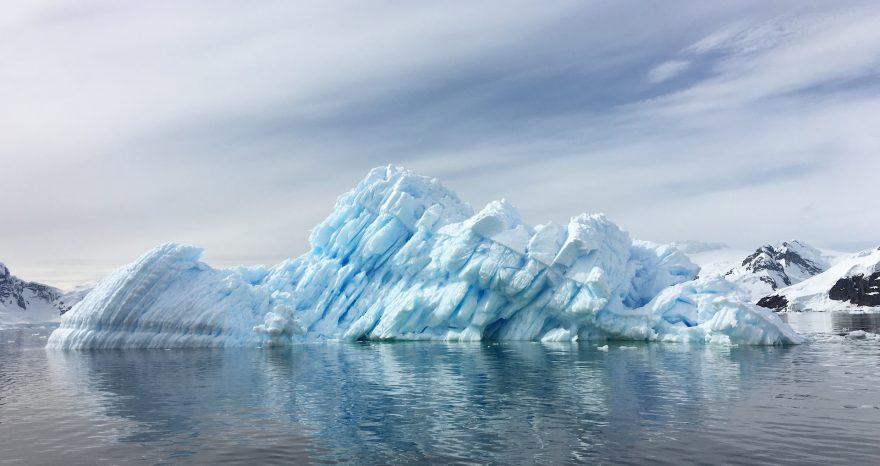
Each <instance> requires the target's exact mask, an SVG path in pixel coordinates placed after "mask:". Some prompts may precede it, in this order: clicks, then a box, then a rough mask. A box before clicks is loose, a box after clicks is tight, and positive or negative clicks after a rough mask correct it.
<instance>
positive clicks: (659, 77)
mask: <svg viewBox="0 0 880 466" xmlns="http://www.w3.org/2000/svg"><path fill="white" fill-rule="evenodd" d="M690 65H691V62H689V61H685V60H669V61H666V62H663V63H661V64H659V65H657V66H655V67H653V68H651V70H650V71H648V82H650V83H655V84H656V83H662V82H663V81H668V80H670V79H672V78H674V77H676V76H678V75H680V74H681V73H683V72H684V71H685V70H687V69H688V67H689V66H690Z"/></svg>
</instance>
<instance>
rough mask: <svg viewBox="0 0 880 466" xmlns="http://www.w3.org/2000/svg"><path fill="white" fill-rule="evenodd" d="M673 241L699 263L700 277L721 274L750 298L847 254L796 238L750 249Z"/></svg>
mask: <svg viewBox="0 0 880 466" xmlns="http://www.w3.org/2000/svg"><path fill="white" fill-rule="evenodd" d="M673 245H675V246H676V247H677V248H678V249H679V250H681V251H682V252H686V253H688V257H690V259H691V260H692V261H694V263H696V264H698V265H699V266H700V276H701V277H708V276H713V275H723V276H724V278H725V279H727V280H729V281H731V282H733V283H735V284H736V285H737V286H739V287H742V288H743V289H744V290H745V291H746V292H748V294H749V295H750V296H751V300H752V301H753V302H757V301H758V300H759V299H761V298H763V297H765V296H768V295H770V294H772V293H774V292H775V291H776V290H778V289H781V288H785V287H787V286H790V285H793V284H796V283H800V282H802V281H804V280H806V279H808V278H810V277H813V276H815V275H818V274H820V273H822V272H824V271H825V270H827V269H828V268H829V267H831V266H832V265H834V264H836V263H838V262H840V261H841V260H844V259H845V258H847V257H849V256H850V254H846V253H841V252H838V251H832V250H824V249H818V248H815V247H813V246H811V245H809V244H807V243H805V242H803V241H798V240H789V241H784V242H781V243H776V244H765V245H763V246H761V247H759V248H758V249H756V250H754V251H752V252H747V251H743V250H737V249H731V248H729V247H727V246H726V245H724V244H723V243H706V242H698V241H682V242H676V243H673Z"/></svg>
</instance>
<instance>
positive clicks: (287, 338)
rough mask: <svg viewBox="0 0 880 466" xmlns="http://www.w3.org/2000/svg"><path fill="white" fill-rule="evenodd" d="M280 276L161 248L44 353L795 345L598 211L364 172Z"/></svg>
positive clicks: (100, 292)
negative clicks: (524, 214)
mask: <svg viewBox="0 0 880 466" xmlns="http://www.w3.org/2000/svg"><path fill="white" fill-rule="evenodd" d="M310 243H311V251H310V252H309V253H307V254H305V255H303V256H301V257H299V258H296V259H293V260H288V261H285V262H282V263H280V264H278V265H276V266H274V267H271V268H265V267H236V268H230V269H222V270H221V269H214V268H211V267H209V266H208V265H206V264H204V263H203V262H201V261H200V256H201V250H200V249H198V248H194V247H191V246H184V245H179V244H166V245H162V246H159V247H157V248H155V249H153V250H151V251H149V252H147V253H146V254H144V255H143V256H142V257H141V258H140V259H138V260H137V261H136V262H134V263H132V264H130V265H127V266H125V267H123V268H121V269H119V270H117V271H115V272H113V273H112V274H110V275H109V276H107V277H106V278H105V279H104V280H102V281H101V282H100V283H99V284H98V285H97V287H96V288H95V289H94V290H93V291H92V292H91V293H90V294H89V295H88V296H86V298H85V299H83V301H81V302H80V303H79V304H78V305H77V306H75V307H74V308H73V309H72V310H71V311H69V312H68V313H67V314H65V315H64V317H63V318H62V320H61V326H60V328H59V329H57V330H56V331H55V332H54V333H53V334H52V335H51V337H50V338H49V343H48V346H49V347H51V348H128V347H138V348H170V347H207V346H266V345H287V344H291V343H295V342H303V341H322V340H396V339H403V340H443V341H475V340H483V339H488V340H533V341H539V340H542V341H576V340H596V341H604V340H631V341H670V342H723V343H733V344H760V345H774V344H794V343H800V342H801V341H802V339H801V337H800V336H799V335H798V334H797V333H795V332H794V331H793V330H791V328H790V327H789V326H788V325H787V324H785V323H783V322H782V321H781V320H780V319H779V318H778V317H777V316H776V315H775V314H773V313H772V312H771V311H769V310H767V309H764V308H761V307H758V306H755V305H752V304H749V303H748V300H747V297H746V296H744V295H743V294H742V292H741V290H739V289H738V288H737V287H736V285H734V284H732V283H730V282H728V281H725V280H723V279H721V278H717V277H715V278H706V279H698V280H694V277H695V276H696V275H697V272H698V271H699V268H698V267H697V266H695V265H694V264H693V263H691V262H690V261H689V260H688V258H687V256H685V255H684V254H683V253H681V252H680V251H678V250H677V249H676V248H674V247H671V246H665V245H658V244H654V243H650V242H646V241H638V240H632V239H631V238H630V237H629V235H628V234H627V233H626V232H625V231H623V230H621V229H620V228H619V227H618V226H617V225H615V224H614V223H612V222H610V221H609V220H608V219H607V218H605V216H603V215H601V214H600V215H586V214H584V215H579V216H576V217H573V218H572V219H571V221H570V222H569V223H568V225H559V224H555V223H548V224H545V225H539V226H537V227H531V226H529V225H526V224H525V223H523V221H522V220H521V218H520V216H519V214H518V213H517V212H516V210H515V209H514V207H513V206H512V205H510V204H509V203H507V202H505V201H504V200H502V201H494V202H491V203H490V204H488V205H487V206H486V207H485V208H483V209H482V210H481V211H480V212H477V213H476V214H474V213H473V211H472V209H471V207H470V206H469V205H468V204H466V203H464V202H462V201H460V200H459V199H458V197H457V196H456V195H455V194H454V193H453V192H452V191H450V190H448V189H447V188H445V187H444V186H442V185H441V184H440V183H439V182H438V181H437V180H436V179H432V178H427V177H423V176H419V175H416V174H413V173H411V172H409V171H407V170H404V169H401V168H396V167H387V168H377V169H374V170H372V171H371V172H370V173H369V174H368V175H367V177H366V178H365V179H364V180H363V181H362V182H361V183H360V184H359V185H358V186H357V187H356V188H355V189H354V190H352V191H351V192H349V193H347V194H345V195H343V196H342V197H340V198H339V200H338V201H337V203H336V207H335V209H334V211H333V213H332V214H331V215H330V216H329V217H328V218H327V219H326V220H325V221H324V222H323V223H321V224H319V225H318V226H317V227H316V228H315V229H314V230H313V231H312V234H311V237H310Z"/></svg>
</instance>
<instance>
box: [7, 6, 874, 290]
mask: <svg viewBox="0 0 880 466" xmlns="http://www.w3.org/2000/svg"><path fill="white" fill-rule="evenodd" d="M878 16H880V8H878V7H877V6H876V5H874V4H873V3H871V2H835V3H834V4H833V5H832V4H827V3H824V2H816V3H807V2H799V1H798V2H795V1H791V2H773V4H772V5H767V4H766V2H737V4H736V5H706V4H704V3H703V2H691V1H676V2H672V3H670V4H668V5H664V6H663V7H662V8H661V7H659V6H650V5H648V6H646V5H644V4H641V3H637V2H613V3H607V4H606V3H590V4H584V3H583V2H554V3H553V4H552V5H549V6H548V5H537V4H534V3H532V2H509V1H505V2H501V1H489V2H476V3H468V4H448V3H446V4H442V5H440V4H422V3H411V2H394V1H382V2H370V3H369V4H367V3H365V2H329V3H322V4H321V5H317V4H311V5H310V4H296V5H293V4H290V3H289V2H280V1H279V2H261V4H260V5H259V6H255V5H249V4H246V3H244V2H236V1H222V2H207V1H204V2H187V3H181V2H172V1H157V2H147V3H142V4H119V3H117V2H103V1H97V0H90V1H87V2H77V3H76V4H70V3H67V2H54V1H46V2H27V3H25V4H21V5H15V6H14V7H10V9H9V14H8V15H5V16H4V19H2V20H0V21H2V23H0V57H3V58H2V59H0V101H2V102H4V105H3V107H2V108H0V123H2V125H3V128H4V131H3V132H0V164H2V166H3V174H2V175H0V177H2V178H0V179H2V183H0V196H2V197H3V198H4V199H14V200H15V201H14V202H11V203H9V204H10V205H8V206H6V207H5V217H4V218H5V221H4V224H3V228H0V260H4V261H6V262H8V263H9V265H10V266H11V267H12V268H13V270H20V273H21V274H22V275H24V276H26V277H28V278H32V279H44V280H47V281H51V282H55V283H63V284H69V283H66V282H65V276H72V275H73V273H72V272H70V267H71V266H69V265H65V264H76V263H88V264H91V265H90V266H89V267H91V268H90V270H94V272H93V273H92V272H90V273H92V274H93V275H98V274H99V273H100V272H101V271H105V270H106V269H108V268H111V267H114V266H116V265H119V264H121V263H124V262H126V261H128V260H130V259H131V258H133V257H135V256H136V255H138V254H139V253H140V252H142V251H143V250H145V249H146V248H149V247H151V246H152V245H154V244H156V243H158V242H162V241H168V240H176V241H185V242H191V243H194V244H199V245H203V246H206V247H207V250H208V258H209V259H210V260H212V261H213V262H215V263H218V264H228V263H230V262H247V263H251V262H272V261H276V260H278V259H280V258H283V257H288V256H292V255H296V254H299V253H301V252H303V251H305V250H306V248H307V244H306V237H307V234H308V229H309V228H311V227H312V226H313V225H314V224H315V223H317V222H318V221H320V220H321V219H322V218H323V217H324V216H325V215H326V214H327V212H329V210H330V209H331V208H332V204H333V201H334V199H335V197H336V196H337V195H339V194H340V193H341V192H343V191H345V190H347V189H349V188H350V187H351V186H353V185H354V184H355V183H356V182H357V181H358V179H359V178H360V177H361V176H363V174H364V173H365V171H366V170H367V169H369V168H370V167H372V166H376V165H383V164H387V163H396V164H401V165H405V166H409V167H412V168H414V169H416V170H419V171H421V172H424V173H426V174H429V175H434V176H438V177H441V178H442V179H443V180H444V181H445V182H446V183H447V184H449V185H450V186H451V187H452V188H454V189H456V190H457V191H459V193H460V194H461V195H462V197H463V198H465V199H466V200H468V201H470V202H472V203H473V204H475V205H476V206H479V205H480V204H482V203H484V202H487V201H489V200H491V199H495V198H500V197H507V198H509V199H511V200H512V201H513V202H514V203H515V204H516V205H518V207H519V208H520V209H521V210H522V212H523V214H524V216H525V217H526V218H527V219H528V220H530V221H532V222H543V221H546V220H548V219H553V220H557V221H565V220H566V219H567V217H568V216H570V215H574V214H577V213H579V212H582V211H605V212H607V213H608V214H609V215H611V217H612V218H613V219H614V220H616V221H618V222H619V223H621V224H622V225H623V226H624V227H626V228H629V229H630V230H631V231H632V233H633V234H634V235H635V236H638V237H644V238H647V239H654V240H659V241H670V240H674V239H682V238H701V239H707V240H720V241H725V242H727V243H730V244H733V245H739V246H743V247H752V246H755V245H756V244H758V243H762V242H767V241H775V240H779V239H785V238H789V237H798V238H801V239H804V240H807V241H810V242H814V243H816V244H818V245H820V246H826V247H838V248H849V249H854V248H861V247H868V246H871V245H873V244H874V243H876V242H878V241H880V239H878V238H877V236H876V232H877V231H880V219H878V218H876V216H871V215H867V214H866V210H865V209H866V208H865V206H864V204H863V203H862V202H859V201H858V200H860V199H869V198H871V197H874V198H876V197H877V196H878V195H880V188H878V184H877V183H876V182H874V181H873V176H872V174H873V173H876V172H877V169H878V168H880V166H878V165H880V162H878V160H880V157H877V154H878V149H880V142H878V138H877V137H876V136H875V133H876V131H875V129H874V128H873V127H872V126H873V125H872V123H873V122H875V121H877V120H878V117H880V97H878V96H880V94H878V93H877V91H878V81H877V71H878V70H880V58H878V57H877V55H876V50H878V49H880V34H878V33H877V32H876V29H877V28H876V27H874V26H875V25H876V24H877V23H878V20H880V17H878ZM52 270H58V271H59V272H58V273H54V274H53V273H52V272H51V271H52ZM61 271H63V273H62V272H61ZM81 276H82V274H78V275H77V277H81ZM77 279H79V278H77Z"/></svg>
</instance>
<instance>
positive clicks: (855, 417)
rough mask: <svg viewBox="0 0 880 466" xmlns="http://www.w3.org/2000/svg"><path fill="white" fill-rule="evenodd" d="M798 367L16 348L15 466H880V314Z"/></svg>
mask: <svg viewBox="0 0 880 466" xmlns="http://www.w3.org/2000/svg"><path fill="white" fill-rule="evenodd" d="M788 320H789V321H790V322H791V323H792V325H793V326H795V328H797V329H798V330H800V331H802V332H806V333H810V334H812V337H811V342H810V343H808V344H805V345H802V346H797V347H790V348H759V347H733V348H726V347H717V346H700V345H694V346H691V345H665V344H632V343H614V342H612V343H610V344H609V346H610V350H609V351H608V352H603V351H599V350H597V348H596V345H595V344H588V343H583V344H580V345H577V344H575V345H571V344H536V343H501V344H497V343H495V344H493V343H482V344H435V343H382V344H376V343H339V344H323V345H306V346H298V347H294V348H287V349H273V350H268V349H264V350H260V349H244V350H173V351H161V350H148V351H131V350H128V351H100V352H60V351H47V350H44V349H43V348H42V345H44V344H45V338H46V336H47V335H48V334H49V333H50V332H51V330H52V328H51V327H42V326H34V327H27V328H17V329H5V330H0V464H67V465H71V464H123V463H124V464H139V463H142V464H155V463H203V464H204V463H209V464H218V463H250V464H253V465H257V464H271V463H279V464H280V463H284V464H299V463H302V464H426V463H436V464H447V463H462V464H503V465H508V464H584V463H591V464H595V463H604V464H684V463H688V464H693V463H705V464H719V463H724V464H749V465H750V464H759V463H773V464H792V465H803V464H816V465H826V464H880V342H878V341H874V340H852V339H846V338H842V337H839V336H836V335H835V334H836V333H842V332H846V331H850V330H857V329H863V330H869V331H875V332H876V331H877V329H878V327H880V315H850V314H812V315H810V314H793V315H790V316H788Z"/></svg>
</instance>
